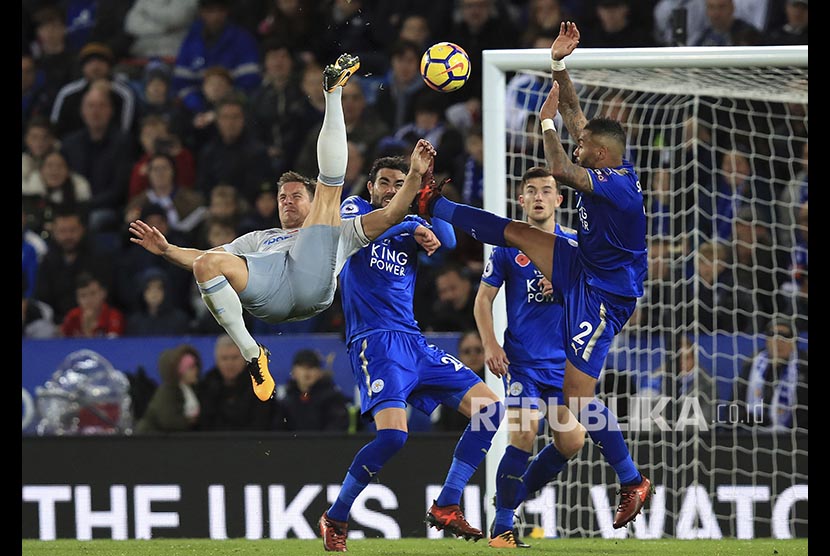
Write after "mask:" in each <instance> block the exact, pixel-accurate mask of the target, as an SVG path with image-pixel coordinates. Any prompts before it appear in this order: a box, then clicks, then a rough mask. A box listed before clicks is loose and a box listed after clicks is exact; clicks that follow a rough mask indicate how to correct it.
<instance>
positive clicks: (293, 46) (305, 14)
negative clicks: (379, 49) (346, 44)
mask: <svg viewBox="0 0 830 556" xmlns="http://www.w3.org/2000/svg"><path fill="white" fill-rule="evenodd" d="M317 16H318V14H317V12H316V10H315V6H314V2H311V1H310V0H270V2H269V6H268V9H267V13H266V15H265V17H264V18H263V19H262V20H261V21H260V22H259V25H258V26H257V33H258V35H259V37H260V42H261V43H263V44H265V43H268V42H270V41H273V40H274V39H277V40H279V41H280V42H282V43H284V44H285V46H286V47H287V48H288V49H289V50H290V51H292V52H296V53H297V54H298V55H299V56H300V57H301V58H302V59H304V60H306V61H308V60H310V59H313V57H314V52H315V51H316V49H317V42H318V41H319V37H317V36H316V33H315V32H314V31H312V29H314V27H315V24H316V23H317V21H316V19H317ZM342 52H350V51H348V50H343V51H342ZM338 54H339V52H338ZM266 71H267V70H266Z"/></svg>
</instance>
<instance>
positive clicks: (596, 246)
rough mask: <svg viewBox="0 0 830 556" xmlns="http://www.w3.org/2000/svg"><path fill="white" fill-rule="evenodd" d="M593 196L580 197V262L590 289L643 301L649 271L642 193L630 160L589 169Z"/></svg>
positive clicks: (578, 194)
mask: <svg viewBox="0 0 830 556" xmlns="http://www.w3.org/2000/svg"><path fill="white" fill-rule="evenodd" d="M587 170H588V175H589V176H590V177H591V181H592V182H593V185H594V192H593V193H588V194H586V193H580V192H577V193H576V210H577V213H578V214H579V224H580V225H579V230H578V241H579V258H580V261H581V263H582V265H583V266H584V267H585V274H586V277H587V280H588V284H589V285H590V286H592V287H595V288H598V289H601V290H604V291H606V292H610V293H612V294H615V295H618V296H621V297H641V296H642V295H643V280H645V276H646V271H647V270H648V259H647V254H646V213H645V208H644V206H643V191H642V189H641V187H640V179H639V178H638V177H637V173H636V172H635V171H634V167H633V166H632V165H631V163H630V162H628V161H627V160H623V164H622V166H618V167H616V168H588V169H587Z"/></svg>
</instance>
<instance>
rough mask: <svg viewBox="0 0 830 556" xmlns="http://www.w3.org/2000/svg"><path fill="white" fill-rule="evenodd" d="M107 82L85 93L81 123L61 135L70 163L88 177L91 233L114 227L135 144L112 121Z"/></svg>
mask: <svg viewBox="0 0 830 556" xmlns="http://www.w3.org/2000/svg"><path fill="white" fill-rule="evenodd" d="M109 90H110V89H109V84H108V83H107V82H106V81H98V82H96V83H95V85H92V86H90V87H89V88H88V89H87V91H86V92H85V93H84V97H83V102H82V103H81V115H82V118H83V122H84V125H83V127H82V128H81V129H79V130H78V131H74V132H72V133H70V134H69V135H66V136H65V137H64V138H63V139H62V145H61V150H62V151H63V153H64V155H65V156H66V160H67V162H68V163H69V167H70V168H71V169H72V170H74V171H75V172H78V173H79V174H81V175H82V176H84V177H85V178H86V179H87V180H89V185H90V188H91V189H92V197H91V198H90V201H89V208H90V215H89V228H90V231H91V232H93V233H98V232H111V231H114V230H115V229H116V228H117V225H118V222H119V220H120V219H119V218H118V216H119V215H120V213H121V211H122V210H123V209H124V204H125V202H126V199H127V188H128V186H129V179H130V169H131V168H132V165H133V161H134V160H135V157H134V150H135V145H134V143H133V139H132V136H131V135H129V134H128V133H125V132H124V131H122V130H120V129H118V127H117V126H116V125H115V123H114V122H113V119H112V117H113V109H112V104H111V97H110V94H109Z"/></svg>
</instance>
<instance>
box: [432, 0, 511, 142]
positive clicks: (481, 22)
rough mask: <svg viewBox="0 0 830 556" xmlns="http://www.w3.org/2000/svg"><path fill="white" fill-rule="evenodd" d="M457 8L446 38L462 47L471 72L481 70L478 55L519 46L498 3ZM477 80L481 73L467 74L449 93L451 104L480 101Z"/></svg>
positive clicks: (469, 1) (482, 0)
mask: <svg viewBox="0 0 830 556" xmlns="http://www.w3.org/2000/svg"><path fill="white" fill-rule="evenodd" d="M457 6H458V8H459V11H460V19H457V20H455V22H454V23H453V26H452V28H451V29H450V31H449V33H448V34H447V35H446V37H447V40H449V41H452V42H454V43H455V44H458V45H463V48H464V50H465V51H466V52H467V54H468V55H469V56H470V65H471V66H472V67H473V68H481V67H484V66H483V64H482V56H481V53H482V51H484V50H487V49H498V48H515V47H517V46H518V45H519V35H520V33H519V30H518V29H517V28H516V25H515V22H514V21H513V19H512V18H511V17H510V14H509V13H508V12H507V11H506V10H505V9H504V7H503V5H502V3H501V2H496V1H495V0H460V1H459V2H458V3H457ZM481 78H482V75H481V71H472V72H470V78H469V80H468V81H467V83H466V84H465V85H464V86H463V87H461V88H460V89H459V90H457V91H454V92H453V96H454V97H455V98H453V99H452V100H453V102H459V101H465V100H467V99H469V98H471V97H476V98H478V99H481V98H482V95H481V83H482V80H481ZM439 152H440V151H439Z"/></svg>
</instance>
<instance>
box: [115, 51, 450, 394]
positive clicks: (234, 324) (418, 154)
mask: <svg viewBox="0 0 830 556" xmlns="http://www.w3.org/2000/svg"><path fill="white" fill-rule="evenodd" d="M359 67H360V61H359V60H358V58H357V57H356V56H351V55H349V54H343V55H341V56H340V57H339V58H338V59H337V61H336V62H335V63H334V64H330V65H328V66H326V68H325V70H323V89H324V90H325V102H326V111H325V115H324V117H323V124H322V127H321V129H320V134H319V136H318V138H317V153H318V154H317V161H318V165H319V174H318V176H317V183H316V184H314V183H313V182H312V180H310V179H308V178H306V177H304V176H302V175H300V174H297V173H296V172H285V173H284V174H283V175H282V176H281V177H280V180H279V182H278V208H279V217H280V224H281V226H282V227H281V228H270V229H267V230H256V231H253V232H250V233H247V234H244V235H242V236H240V237H238V238H236V239H235V240H233V241H232V242H230V243H227V244H225V245H222V246H219V247H216V248H214V249H211V250H208V251H203V250H201V249H193V248H189V247H179V246H176V245H172V244H170V243H168V242H167V239H166V238H165V237H164V235H163V234H162V233H161V232H159V231H158V229H156V228H154V227H151V226H148V225H147V224H146V223H145V222H142V221H140V220H137V221H135V222H132V223H130V232H131V233H132V234H133V236H134V237H131V238H130V240H131V241H132V242H133V243H136V244H138V245H141V246H142V247H144V248H145V249H147V250H148V251H149V252H151V253H153V254H156V255H160V256H162V257H164V258H165V259H166V260H168V261H170V262H171V263H173V264H175V265H177V266H180V267H182V268H185V269H187V270H191V271H192V272H193V276H194V277H195V279H196V282H197V284H198V286H199V291H200V293H201V296H202V300H203V301H204V302H205V305H206V306H207V307H208V309H209V310H210V312H211V314H212V315H213V316H214V318H215V319H216V321H217V322H218V323H219V324H220V325H221V326H222V327H223V328H224V329H225V331H226V332H227V333H228V335H229V336H230V337H231V338H232V339H233V341H234V343H236V345H237V346H238V347H239V350H240V351H241V352H242V355H243V356H244V357H245V359H246V360H247V361H248V373H249V374H250V375H251V384H252V386H253V389H254V393H255V394H256V395H257V397H258V398H259V399H260V400H262V401H264V402H267V401H268V400H270V399H271V397H272V396H273V394H274V390H275V383H274V378H273V377H272V376H271V373H270V372H269V370H268V359H269V356H270V353H269V352H268V350H267V349H266V348H265V347H263V346H261V345H260V344H259V343H257V341H256V340H255V339H254V338H253V336H252V335H251V333H250V332H249V331H248V330H247V329H246V327H245V322H244V320H243V315H242V311H243V309H244V310H246V311H248V312H249V313H250V314H252V315H253V316H255V317H257V318H259V319H261V320H263V321H265V322H268V323H276V322H287V321H292V320H303V319H308V318H310V317H313V316H314V315H316V314H318V313H320V312H321V311H323V310H325V309H326V308H327V307H329V306H330V305H331V303H332V301H333V300H334V293H335V288H336V286H337V274H338V272H339V271H340V269H341V268H342V266H343V263H344V262H345V260H346V259H347V258H348V257H349V256H350V255H351V254H352V253H354V252H355V251H357V250H358V249H360V248H361V247H364V246H365V245H368V244H369V243H370V242H371V241H372V240H373V239H375V238H377V237H378V236H380V234H381V233H383V232H384V231H386V230H388V229H389V228H390V227H391V226H392V225H394V224H397V223H398V222H401V221H402V220H403V218H404V217H405V216H406V214H407V212H408V211H409V206H410V202H411V199H412V198H413V197H414V196H415V194H416V193H417V191H418V188H419V187H420V186H421V177H422V174H423V173H424V171H425V170H426V168H427V164H428V162H429V161H430V160H432V157H433V155H434V152H435V151H434V149H433V147H432V145H431V144H430V143H429V142H428V141H426V140H423V139H422V140H420V141H418V143H417V144H416V146H415V149H414V151H413V154H412V157H413V160H418V161H419V164H421V166H422V168H421V171H420V172H419V173H418V175H417V176H413V177H407V178H408V179H407V180H406V181H404V180H403V179H402V182H403V185H402V188H403V189H405V191H404V193H402V195H401V198H400V199H397V200H396V201H395V202H394V203H388V204H386V205H385V206H384V207H383V208H382V209H380V210H377V211H374V212H372V213H370V214H366V215H365V216H361V217H360V218H355V219H350V220H349V221H345V222H344V221H341V219H340V211H339V207H340V199H341V192H342V189H343V183H344V179H345V175H346V163H347V159H348V146H347V142H346V123H345V120H344V117H343V106H342V103H341V95H342V90H343V89H342V87H343V86H344V85H345V84H346V82H347V81H348V79H349V78H350V77H351V76H352V75H353V74H354V73H355V72H356V71H357V69H358V68H359ZM422 159H423V161H424V162H423V163H421V162H420V161H421V160H422Z"/></svg>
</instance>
